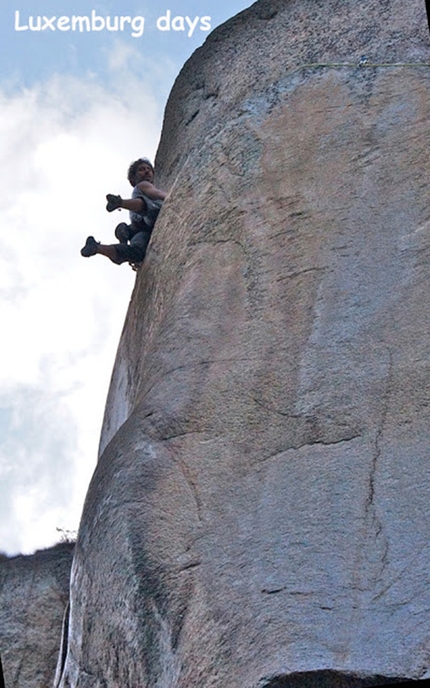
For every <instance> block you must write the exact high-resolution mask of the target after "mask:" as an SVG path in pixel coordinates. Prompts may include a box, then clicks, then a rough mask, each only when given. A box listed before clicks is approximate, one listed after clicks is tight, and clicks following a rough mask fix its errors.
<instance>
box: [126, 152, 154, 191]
mask: <svg viewBox="0 0 430 688" xmlns="http://www.w3.org/2000/svg"><path fill="white" fill-rule="evenodd" d="M127 179H128V181H129V182H130V184H131V185H132V186H136V184H139V182H143V181H145V182H151V183H152V181H153V180H154V166H153V164H152V163H151V162H150V161H149V160H148V158H139V160H135V161H134V162H132V163H131V165H130V167H129V168H128V172H127Z"/></svg>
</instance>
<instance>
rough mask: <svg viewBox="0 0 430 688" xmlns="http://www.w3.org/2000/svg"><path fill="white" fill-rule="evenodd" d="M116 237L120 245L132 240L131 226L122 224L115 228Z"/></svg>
mask: <svg viewBox="0 0 430 688" xmlns="http://www.w3.org/2000/svg"><path fill="white" fill-rule="evenodd" d="M115 236H116V238H117V239H118V241H119V243H120V244H126V243H127V241H129V240H130V239H131V236H132V229H131V226H130V225H128V224H126V223H125V222H120V223H119V225H117V227H116V228H115Z"/></svg>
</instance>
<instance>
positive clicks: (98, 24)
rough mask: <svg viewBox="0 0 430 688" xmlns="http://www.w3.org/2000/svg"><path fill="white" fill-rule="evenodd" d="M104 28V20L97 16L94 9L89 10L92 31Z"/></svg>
mask: <svg viewBox="0 0 430 688" xmlns="http://www.w3.org/2000/svg"><path fill="white" fill-rule="evenodd" d="M104 28H105V20H104V19H103V17H99V16H98V15H97V14H96V11H95V10H91V29H92V30H93V31H103V29H104Z"/></svg>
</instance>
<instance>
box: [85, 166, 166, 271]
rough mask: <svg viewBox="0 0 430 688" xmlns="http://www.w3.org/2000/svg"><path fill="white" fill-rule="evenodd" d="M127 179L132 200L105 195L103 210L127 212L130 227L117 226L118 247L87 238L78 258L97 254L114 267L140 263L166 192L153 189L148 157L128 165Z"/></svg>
mask: <svg viewBox="0 0 430 688" xmlns="http://www.w3.org/2000/svg"><path fill="white" fill-rule="evenodd" d="M127 179H128V181H129V182H130V184H131V185H132V186H133V187H134V188H133V193H132V196H131V198H126V199H123V198H121V196H115V195H114V194H108V195H107V196H106V199H107V205H106V210H107V211H108V212H109V213H111V212H112V211H114V210H117V209H119V208H125V209H126V210H128V211H129V213H130V221H131V224H129V225H127V224H126V223H125V222H121V223H120V224H119V225H118V226H117V227H116V229H115V236H116V238H117V239H118V241H119V244H101V243H99V242H98V241H96V240H95V239H94V237H93V236H89V237H88V238H87V240H86V242H85V246H84V247H83V248H82V249H81V255H82V256H84V257H85V258H89V257H90V256H95V255H96V253H100V254H101V255H102V256H106V257H107V258H109V259H110V260H111V261H112V262H113V263H116V264H117V265H120V264H121V263H125V262H129V263H131V264H132V265H135V264H136V263H141V262H142V261H143V259H144V257H145V253H146V248H147V246H148V243H149V239H150V236H151V232H152V228H153V227H154V224H155V221H156V219H157V217H158V213H159V212H160V210H161V206H162V204H163V201H164V199H165V198H166V196H167V193H166V192H165V191H162V190H161V189H157V187H156V186H154V184H153V180H154V167H153V165H152V164H151V162H150V161H149V160H148V159H147V158H139V160H135V161H134V162H132V163H131V165H130V167H129V169H128V173H127Z"/></svg>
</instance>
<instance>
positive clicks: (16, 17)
mask: <svg viewBox="0 0 430 688" xmlns="http://www.w3.org/2000/svg"><path fill="white" fill-rule="evenodd" d="M27 29H28V26H20V25H19V10H16V12H15V31H27Z"/></svg>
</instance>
